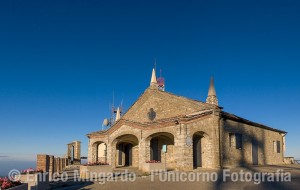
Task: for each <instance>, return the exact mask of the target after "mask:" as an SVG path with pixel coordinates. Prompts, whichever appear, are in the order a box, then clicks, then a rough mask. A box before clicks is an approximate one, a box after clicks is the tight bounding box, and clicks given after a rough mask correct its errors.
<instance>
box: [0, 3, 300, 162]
mask: <svg viewBox="0 0 300 190" xmlns="http://www.w3.org/2000/svg"><path fill="white" fill-rule="evenodd" d="M299 10H300V1H297V0H294V1H292V0H284V1H282V0H280V1H277V0H272V1H271V0H270V1H262V0H258V1H255V0H249V1H241V0H238V1H230V0H226V1H207V0H205V1H200V0H198V1H186V0H185V1H170V0H169V1H167V0H166V1H161V0H157V1H156V0H151V1H141V0H136V1H111V0H107V1H98V0H97V1H96V0H95V1H93V0H68V1H67V0H56V1H54V0H51V1H50V0H48V1H47V0H45V1H30V0H28V1H24V0H6V1H1V2H0V129H1V137H0V144H1V148H0V156H9V158H10V159H27V160H32V159H35V154H37V153H48V154H55V155H63V154H65V152H66V144H67V143H69V142H71V141H73V140H81V141H82V142H83V147H82V149H83V155H87V138H86V136H85V135H86V134H87V133H89V132H93V131H96V130H99V129H100V128H101V124H102V121H103V119H104V118H105V117H107V116H108V115H109V110H108V107H109V104H110V103H112V92H113V91H114V92H115V99H116V103H120V102H121V100H122V99H123V100H124V107H125V108H128V107H129V106H130V105H131V104H132V103H133V102H134V101H135V100H136V99H137V98H138V97H139V95H140V94H141V93H142V92H143V91H144V90H145V89H146V88H147V87H148V85H149V82H150V75H151V69H152V67H153V59H154V58H156V59H157V65H158V68H161V69H163V75H164V77H165V78H166V83H167V87H166V89H167V91H170V92H173V93H175V94H179V95H183V96H187V97H190V98H193V99H198V100H201V101H205V99H206V95H207V90H208V85H209V78H210V76H211V75H214V76H215V83H216V90H217V94H218V98H219V102H220V105H221V106H223V107H224V110H225V111H228V112H231V113H234V114H236V115H239V116H242V117H245V118H247V119H250V120H253V121H256V122H259V123H262V124H266V125H268V126H271V127H274V128H278V129H282V130H285V131H287V132H289V133H288V136H287V152H286V155H287V156H296V157H298V158H299V157H300V151H299V144H300V138H299V134H300V133H299V116H300V111H299V107H300V101H299V98H300V85H299V84H300V75H299V71H300V53H299V52H300V11H299Z"/></svg>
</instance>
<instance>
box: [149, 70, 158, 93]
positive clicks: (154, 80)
mask: <svg viewBox="0 0 300 190" xmlns="http://www.w3.org/2000/svg"><path fill="white" fill-rule="evenodd" d="M150 87H153V88H157V80H156V72H155V69H154V68H153V70H152V76H151V82H150Z"/></svg>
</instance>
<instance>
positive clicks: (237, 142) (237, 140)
mask: <svg viewBox="0 0 300 190" xmlns="http://www.w3.org/2000/svg"><path fill="white" fill-rule="evenodd" d="M235 145H236V149H242V148H243V136H242V134H239V133H236V134H235Z"/></svg>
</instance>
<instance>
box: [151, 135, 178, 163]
mask: <svg viewBox="0 0 300 190" xmlns="http://www.w3.org/2000/svg"><path fill="white" fill-rule="evenodd" d="M145 144H146V154H145V156H146V158H145V160H146V162H147V161H157V162H161V163H166V165H167V167H168V168H175V164H174V163H175V162H174V145H175V135H174V134H172V133H170V132H157V133H153V134H151V135H149V136H148V137H147V138H145Z"/></svg>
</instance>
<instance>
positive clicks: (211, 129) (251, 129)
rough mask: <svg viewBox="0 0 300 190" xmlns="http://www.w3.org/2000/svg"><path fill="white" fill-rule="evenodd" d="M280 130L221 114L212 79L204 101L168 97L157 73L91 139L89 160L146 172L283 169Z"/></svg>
mask: <svg viewBox="0 0 300 190" xmlns="http://www.w3.org/2000/svg"><path fill="white" fill-rule="evenodd" d="M286 134H287V133H286V132H285V131H282V130H278V129H274V128H271V127H268V126H265V125H262V124H259V123H255V122H252V121H249V120H246V119H244V118H241V117H238V116H236V115H233V114H230V113H227V112H225V111H223V108H222V107H219V106H218V99H217V95H216V91H215V87H214V81H213V79H211V82H210V86H209V90H208V97H207V99H206V102H201V101H198V100H192V99H189V98H186V97H182V96H178V95H174V94H171V93H169V92H165V91H164V90H162V89H161V88H160V87H159V84H158V83H157V79H156V74H155V70H154V69H153V72H152V77H151V83H150V86H149V88H147V89H146V90H145V92H144V93H143V94H142V95H141V96H140V97H139V98H138V100H137V101H136V102H135V103H134V104H133V105H132V106H131V107H130V108H129V110H128V111H127V112H126V113H125V114H124V115H122V116H120V110H118V113H117V117H116V121H115V123H114V124H113V125H112V127H110V128H109V129H107V130H102V131H97V132H93V133H90V134H88V135H87V137H88V138H89V144H88V145H89V147H88V161H89V162H106V163H109V164H110V165H111V167H112V168H118V167H128V166H130V167H135V168H138V169H140V170H143V171H146V169H145V167H146V166H147V164H148V165H149V163H151V162H158V163H162V164H166V166H167V168H169V169H174V170H180V171H191V170H193V169H196V168H199V167H200V168H222V167H234V166H241V165H268V164H283V160H284V151H285V135H286Z"/></svg>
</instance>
